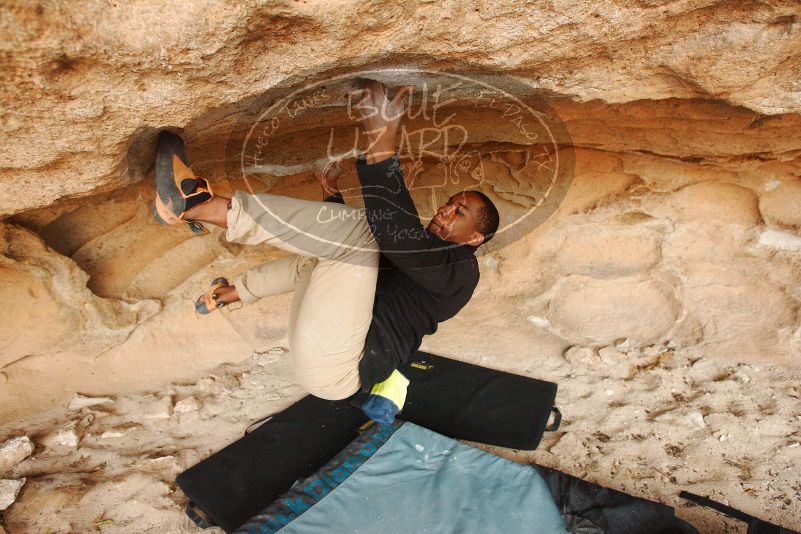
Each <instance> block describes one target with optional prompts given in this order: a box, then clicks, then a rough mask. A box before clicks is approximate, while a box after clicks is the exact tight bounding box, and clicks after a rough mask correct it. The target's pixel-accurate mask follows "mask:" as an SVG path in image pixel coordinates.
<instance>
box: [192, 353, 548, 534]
mask: <svg viewBox="0 0 801 534" xmlns="http://www.w3.org/2000/svg"><path fill="white" fill-rule="evenodd" d="M400 370H401V372H402V373H403V374H405V375H406V376H407V377H408V378H409V380H410V381H411V383H410V385H409V390H408V394H407V398H406V404H405V406H404V409H403V411H402V412H401V414H400V417H401V418H403V419H405V420H407V421H411V422H413V423H415V424H417V425H420V426H424V427H426V428H429V429H430V430H433V431H435V432H438V433H440V434H444V435H446V436H448V437H452V438H455V439H464V440H470V441H477V442H481V443H486V444H489V445H497V446H502V447H512V448H516V449H525V450H533V449H535V448H536V447H537V445H538V444H539V441H540V439H541V437H542V434H543V432H544V431H545V426H546V424H547V421H548V418H549V416H550V414H551V411H552V409H553V406H554V400H555V397H556V389H557V386H556V384H554V383H552V382H545V381H542V380H537V379H534V378H529V377H524V376H519V375H513V374H510V373H505V372H502V371H496V370H493V369H487V368H484V367H480V366H476V365H471V364H467V363H464V362H459V361H456V360H451V359H448V358H443V357H441V356H435V355H432V354H427V353H423V352H417V353H415V354H414V355H413V356H412V357H411V358H410V359H409V362H408V363H407V364H405V366H403V367H402V368H401V369H400ZM367 422H368V419H367V417H366V416H365V415H364V414H363V413H362V411H361V410H360V409H359V408H356V407H355V406H353V405H352V403H351V399H346V400H341V401H326V400H322V399H318V398H316V397H313V396H311V395H309V396H306V397H304V398H302V399H301V400H299V401H298V402H296V403H295V404H293V405H292V406H290V407H289V408H287V409H285V410H283V411H282V412H280V413H277V414H275V415H274V416H272V417H271V418H270V419H269V420H268V421H267V422H266V423H264V424H263V425H261V426H259V427H258V428H256V429H254V430H253V431H252V432H250V433H248V434H246V435H245V436H244V437H243V438H241V439H239V440H237V441H235V442H234V443H232V444H230V445H228V446H227V447H225V448H224V449H222V450H221V451H219V452H217V453H215V454H213V455H212V456H210V457H209V458H207V459H205V460H203V461H201V462H200V463H198V464H197V465H195V466H193V467H191V468H189V469H188V470H186V471H185V472H183V473H181V474H180V475H179V476H178V478H177V480H176V482H177V484H178V486H180V488H181V489H182V490H183V492H184V493H185V494H186V495H187V497H189V499H190V501H191V502H192V503H193V505H194V507H196V508H197V509H199V510H200V511H202V512H203V513H204V514H205V515H206V516H207V517H208V518H209V519H210V520H211V521H212V522H213V523H214V524H216V525H218V526H220V527H221V528H222V529H223V530H225V531H232V530H234V529H235V528H236V527H238V526H240V525H241V524H243V523H244V522H245V521H247V520H248V519H250V518H251V517H252V516H254V515H256V514H257V513H259V512H260V511H261V510H263V509H264V508H265V507H266V506H267V505H269V504H270V503H271V502H272V501H273V500H274V499H275V498H276V497H277V496H278V495H280V494H282V493H284V492H285V491H287V490H288V489H289V488H290V487H291V486H292V484H294V483H295V481H296V480H298V479H300V478H305V477H307V476H309V475H310V474H312V473H313V472H314V471H316V470H317V469H319V468H320V467H321V466H323V465H324V464H325V463H326V462H327V461H328V460H330V459H331V458H332V457H333V456H335V455H336V454H337V453H338V452H339V451H340V450H342V449H343V448H345V447H346V446H347V445H348V443H350V442H351V441H352V440H353V439H354V438H356V437H357V436H358V434H359V429H360V427H361V426H362V425H364V424H365V423H367Z"/></svg>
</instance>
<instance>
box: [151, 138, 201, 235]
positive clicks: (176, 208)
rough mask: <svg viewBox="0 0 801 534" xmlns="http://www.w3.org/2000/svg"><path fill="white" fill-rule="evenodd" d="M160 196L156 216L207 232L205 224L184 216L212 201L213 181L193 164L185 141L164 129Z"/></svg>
mask: <svg viewBox="0 0 801 534" xmlns="http://www.w3.org/2000/svg"><path fill="white" fill-rule="evenodd" d="M154 174H155V177H156V199H155V201H154V202H153V216H154V217H155V219H156V220H157V221H158V222H160V223H161V224H180V223H184V224H187V225H189V228H190V229H191V230H192V231H193V232H194V233H196V234H202V233H205V228H204V227H203V225H202V224H201V223H199V222H196V221H187V220H184V218H183V217H184V214H185V213H186V212H187V211H189V210H190V209H192V208H193V207H195V206H197V205H198V204H203V203H204V202H208V201H209V200H211V199H212V198H213V196H214V194H213V193H212V192H211V185H210V184H209V182H208V181H207V180H205V179H203V178H198V177H197V176H195V173H194V172H192V169H191V168H190V167H189V160H188V158H187V157H186V151H185V150H184V142H183V140H182V139H181V138H180V137H178V136H177V135H175V134H173V133H170V132H166V131H164V132H161V133H160V134H159V137H158V141H157V143H156V164H155V172H154Z"/></svg>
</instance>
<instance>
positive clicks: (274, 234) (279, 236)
mask: <svg viewBox="0 0 801 534" xmlns="http://www.w3.org/2000/svg"><path fill="white" fill-rule="evenodd" d="M227 223H228V229H227V230H226V232H225V237H226V239H228V241H231V242H234V243H243V244H246V245H257V244H261V243H266V244H268V245H272V246H274V247H277V248H280V249H282V250H286V251H288V252H291V253H292V255H290V256H287V257H284V258H281V259H279V260H276V261H272V262H269V263H266V264H264V265H261V266H259V267H256V268H253V269H250V270H248V271H246V272H244V273H242V274H241V275H239V276H238V277H237V278H236V279H235V280H234V282H233V283H234V285H235V286H236V289H237V291H238V292H239V295H240V297H241V298H242V301H243V302H244V303H247V304H251V303H254V302H256V301H257V300H259V299H260V298H262V297H268V296H271V295H278V294H281V293H287V292H289V291H293V290H294V291H295V294H294V297H293V300H292V307H291V312H290V317H289V349H290V353H291V357H292V364H293V368H294V370H295V375H296V378H297V380H298V382H299V383H300V385H301V386H303V388H304V389H306V390H307V391H308V392H309V393H311V394H313V395H315V396H317V397H321V398H323V399H330V400H338V399H343V398H347V397H349V396H350V395H352V394H354V393H355V392H356V391H357V390H358V389H359V387H360V382H359V369H358V365H359V361H360V360H361V358H362V356H363V354H364V339H365V336H366V335H367V330H368V328H369V327H370V321H371V320H372V315H373V299H374V297H375V286H376V281H377V279H378V259H379V255H380V251H379V249H378V245H377V244H376V242H375V239H374V238H373V234H372V232H371V231H370V228H369V226H368V225H367V220H366V218H365V215H364V210H362V209H359V208H354V207H350V206H345V205H343V204H335V203H331V202H314V201H310V200H300V199H294V198H289V197H283V196H276V195H270V194H265V193H259V194H255V195H251V194H247V193H244V192H242V191H237V192H236V193H234V195H233V197H232V199H231V209H230V210H228V214H227Z"/></svg>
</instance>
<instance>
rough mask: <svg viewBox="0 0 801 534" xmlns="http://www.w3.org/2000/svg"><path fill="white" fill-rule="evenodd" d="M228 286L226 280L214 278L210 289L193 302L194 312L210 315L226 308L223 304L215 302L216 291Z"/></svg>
mask: <svg viewBox="0 0 801 534" xmlns="http://www.w3.org/2000/svg"><path fill="white" fill-rule="evenodd" d="M229 285H230V284H229V283H228V280H227V279H226V278H222V277H220V278H215V279H214V280H212V281H211V288H210V289H209V290H208V291H206V293H204V294H203V295H200V296H199V297H198V298H197V300H196V301H195V311H196V312H198V313H201V314H203V315H205V314H207V313H211V312H213V311H214V310H216V309H218V308H222V307H224V306H227V304H226V303H225V302H220V301H219V300H217V290H218V289H220V288H221V287H228V286H229Z"/></svg>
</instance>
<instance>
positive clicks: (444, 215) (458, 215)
mask: <svg viewBox="0 0 801 534" xmlns="http://www.w3.org/2000/svg"><path fill="white" fill-rule="evenodd" d="M483 208H484V201H483V200H482V199H481V197H479V196H478V195H476V194H474V193H472V192H470V191H462V192H461V193H456V194H455V195H453V196H452V197H450V198H449V199H448V202H446V203H445V205H443V206H440V207H439V208H437V212H436V214H435V215H434V217H433V218H432V219H431V222H429V223H428V228H427V230H428V231H429V232H431V233H432V234H434V235H435V236H437V237H439V238H440V239H442V240H444V241H449V242H451V243H459V244H467V245H471V246H474V247H477V246H479V245H480V244H481V243H482V242H483V241H484V235H483V234H482V233H481V232H479V231H478V230H477V228H476V225H477V221H478V218H479V216H480V210H482V209H483Z"/></svg>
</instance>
